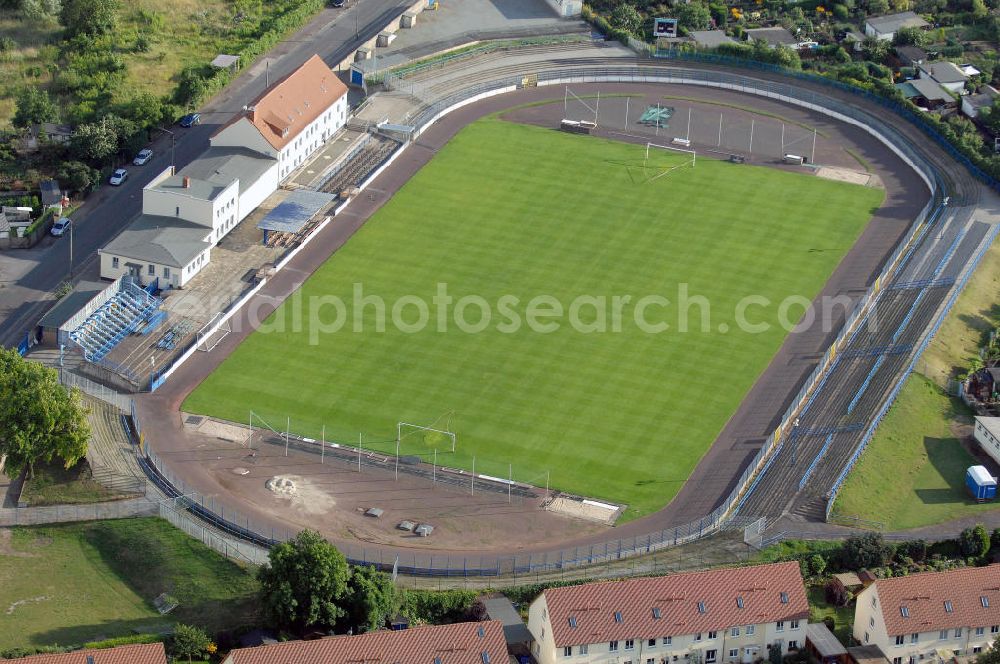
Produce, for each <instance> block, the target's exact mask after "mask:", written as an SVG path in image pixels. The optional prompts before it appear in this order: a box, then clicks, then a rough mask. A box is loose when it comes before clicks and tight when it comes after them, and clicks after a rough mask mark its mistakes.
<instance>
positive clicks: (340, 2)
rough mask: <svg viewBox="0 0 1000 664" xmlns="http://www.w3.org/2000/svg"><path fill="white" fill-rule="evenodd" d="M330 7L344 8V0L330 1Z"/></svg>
mask: <svg viewBox="0 0 1000 664" xmlns="http://www.w3.org/2000/svg"><path fill="white" fill-rule="evenodd" d="M330 6H331V7H343V6H344V0H330Z"/></svg>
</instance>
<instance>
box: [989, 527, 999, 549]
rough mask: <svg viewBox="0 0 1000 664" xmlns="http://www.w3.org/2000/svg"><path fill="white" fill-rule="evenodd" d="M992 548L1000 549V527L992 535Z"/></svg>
mask: <svg viewBox="0 0 1000 664" xmlns="http://www.w3.org/2000/svg"><path fill="white" fill-rule="evenodd" d="M990 548H991V549H994V550H997V551H1000V528H997V529H995V530H994V531H993V534H992V535H990Z"/></svg>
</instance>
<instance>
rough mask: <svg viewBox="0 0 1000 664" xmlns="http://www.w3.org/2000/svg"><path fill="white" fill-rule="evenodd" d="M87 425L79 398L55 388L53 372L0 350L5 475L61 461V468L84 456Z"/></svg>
mask: <svg viewBox="0 0 1000 664" xmlns="http://www.w3.org/2000/svg"><path fill="white" fill-rule="evenodd" d="M89 440H90V425H89V424H88V423H87V411H86V409H85V408H84V407H83V405H82V404H81V403H80V393H79V392H78V391H76V390H73V391H71V392H70V391H67V390H66V388H65V387H63V386H62V385H60V384H59V379H58V374H57V373H56V371H55V370H54V369H50V368H49V367H46V366H43V365H41V364H38V363H37V362H28V361H26V360H25V359H24V358H23V357H21V355H20V354H19V353H18V352H17V351H16V350H13V349H0V454H5V455H6V456H7V472H8V474H10V473H18V472H20V471H22V470H24V469H25V468H27V469H28V471H29V473H31V474H32V475H33V474H34V468H35V464H36V463H39V462H44V463H50V462H52V461H53V460H55V459H61V460H62V461H63V463H64V464H65V466H66V467H67V468H69V467H71V466H73V465H74V464H76V462H77V461H79V460H80V459H81V458H83V456H84V455H85V454H86V453H87V442H88V441H89Z"/></svg>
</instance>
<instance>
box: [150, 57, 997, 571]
mask: <svg viewBox="0 0 1000 664" xmlns="http://www.w3.org/2000/svg"><path fill="white" fill-rule="evenodd" d="M689 59H692V60H696V61H698V62H710V63H713V64H714V63H719V62H721V61H722V60H723V58H706V57H704V56H701V57H698V58H689ZM738 64H739V65H741V66H750V67H751V68H755V69H760V70H762V71H771V72H775V73H780V74H782V75H789V72H787V71H785V70H783V69H781V68H779V67H774V66H771V65H763V64H761V63H749V64H748V63H746V62H745V61H738ZM758 64H759V65H760V66H756V65H758ZM802 78H808V79H809V81H810V82H813V83H822V84H824V85H829V86H830V87H836V88H838V89H841V90H845V91H847V92H850V93H851V94H856V95H860V96H863V97H865V98H867V99H869V100H870V101H872V102H875V103H877V104H879V105H880V106H883V107H887V108H890V109H891V110H893V111H895V112H897V113H898V114H900V115H903V116H904V117H906V118H907V119H911V120H913V121H914V123H915V124H917V125H918V126H919V127H920V128H921V129H922V130H923V131H925V132H926V133H929V134H931V133H932V132H933V128H932V127H929V126H928V125H927V124H926V121H924V122H921V121H920V120H919V118H917V119H915V120H914V119H913V117H912V116H913V114H912V112H910V111H909V109H906V108H905V107H902V106H901V105H900V104H898V103H895V102H891V100H887V99H884V98H881V97H878V96H877V95H872V94H871V93H866V92H864V91H862V90H858V89H854V88H851V87H850V86H846V85H844V84H841V83H839V82H835V81H830V80H826V79H819V77H813V76H805V75H803V76H802ZM521 80H522V77H520V76H515V77H508V78H503V79H496V80H492V81H487V82H482V83H479V84H476V85H471V86H469V87H467V88H465V89H464V90H462V91H460V92H457V93H455V94H452V95H450V96H448V97H446V98H444V99H441V100H438V101H437V102H435V103H433V104H429V105H427V106H426V107H425V108H424V109H423V110H421V111H420V112H419V113H418V114H417V115H416V116H415V117H414V120H413V124H414V126H415V127H416V132H415V135H419V134H420V133H421V132H422V131H423V130H424V129H426V128H427V127H429V126H430V125H431V124H433V123H434V122H435V121H436V120H437V119H439V118H440V117H442V116H444V115H445V114H447V113H448V112H450V111H451V110H454V109H455V108H458V107H461V106H464V105H467V104H471V103H474V102H475V101H478V100H480V99H484V98H486V97H490V96H493V95H496V94H502V93H504V92H509V91H513V90H516V89H518V87H520V83H521ZM537 80H538V84H539V85H556V84H560V83H600V82H636V83H675V84H677V83H680V84H684V83H686V84H694V85H702V86H714V87H722V88H729V89H734V90H738V91H742V92H745V93H750V94H757V95H761V96H765V97H770V98H775V99H779V100H783V101H786V102H790V103H793V104H797V105H802V106H806V107H809V108H813V109H815V110H818V111H820V112H824V113H827V114H830V115H833V116H835V117H838V118H840V119H843V120H846V121H848V122H850V123H851V124H854V125H856V126H861V127H862V128H865V129H866V130H867V131H869V133H871V134H872V135H873V136H875V137H876V138H879V139H880V140H882V141H883V142H884V143H886V144H887V145H888V146H889V147H890V148H892V149H893V150H894V151H895V152H896V153H897V154H898V155H899V156H900V157H901V158H903V159H904V161H906V162H908V163H909V164H910V166H912V167H913V168H914V169H915V170H916V171H917V172H918V173H919V174H920V175H921V177H922V178H923V179H924V180H925V182H926V183H927V185H928V187H929V188H930V190H931V192H932V200H931V201H930V202H929V203H928V205H927V206H925V208H924V209H923V211H922V212H921V214H920V215H919V216H918V217H917V219H916V220H915V221H914V223H913V224H912V226H911V229H910V232H909V234H908V235H907V237H906V239H905V240H904V241H903V242H901V243H900V244H899V245H898V246H897V249H896V250H895V252H894V253H893V255H892V256H890V258H889V259H888V260H887V261H886V263H885V266H884V269H883V271H882V272H881V273H880V275H879V276H878V277H877V278H876V280H875V282H874V285H873V287H872V288H871V289H870V291H869V292H868V293H867V294H866V295H865V296H864V297H862V298H861V299H860V300H859V301H858V303H857V305H856V307H855V308H854V310H853V311H852V312H851V314H849V315H848V317H847V319H846V320H845V324H844V326H843V328H842V330H841V333H840V335H839V336H838V337H837V339H836V341H835V342H834V343H833V344H832V345H831V347H830V349H829V351H828V352H827V354H826V356H825V357H824V359H823V360H821V361H820V363H819V364H818V365H817V367H816V370H815V371H814V372H813V374H812V375H811V376H810V377H809V378H808V379H807V380H806V382H805V383H804V385H803V387H802V389H801V390H800V392H799V394H798V395H796V397H795V398H793V399H792V401H791V403H790V406H789V407H788V409H787V411H786V412H785V414H784V416H783V418H782V420H781V424H780V425H779V427H777V428H776V430H775V431H774V432H773V433H772V435H771V436H770V437H769V438H768V439H767V441H766V443H765V444H764V445H763V446H762V447H761V449H760V451H759V452H758V454H757V455H756V456H755V458H754V459H753V461H752V462H751V463H750V464H749V465H748V467H747V468H746V470H745V471H744V472H743V474H742V476H741V477H740V479H739V480H738V481H737V483H736V485H735V488H734V489H733V491H732V492H731V493H730V494H729V495H728V496H727V497H726V498H725V499H724V500H723V501H722V502H721V504H720V505H719V506H718V507H716V509H714V510H713V511H712V512H711V513H709V514H707V515H705V516H704V517H702V518H700V519H698V520H696V521H693V522H691V523H688V524H684V525H680V526H677V527H674V528H667V529H662V530H660V531H657V532H652V533H648V534H645V535H639V536H635V537H631V538H624V539H615V540H608V541H606V542H604V543H602V544H594V545H587V546H581V547H573V548H567V549H563V550H559V551H553V552H548V553H527V554H518V555H514V556H499V557H498V556H495V555H492V554H486V555H483V556H473V557H469V556H446V555H445V556H440V555H439V556H433V555H429V554H425V553H416V552H413V553H411V552H407V553H404V554H401V555H397V554H396V553H394V552H391V551H386V550H385V549H384V548H382V547H379V546H364V545H362V544H348V545H346V546H344V553H345V555H346V556H347V557H348V559H349V560H350V561H351V562H352V563H355V564H366V565H371V564H374V565H377V566H379V567H381V568H383V569H391V568H393V567H395V568H396V569H398V571H399V572H400V573H402V574H409V575H415V576H458V577H462V576H464V577H472V576H475V577H493V576H495V577H501V576H510V575H518V574H520V575H526V576H527V575H530V574H532V573H536V574H537V573H546V572H551V571H554V570H567V569H574V568H583V567H590V566H598V565H602V564H609V563H610V562H612V561H620V560H626V559H629V558H636V557H641V556H646V555H648V554H651V553H654V552H656V551H660V550H662V549H664V548H669V547H675V546H678V545H681V544H685V543H688V542H692V541H695V540H698V539H701V538H704V537H706V536H708V535H712V534H715V533H718V532H720V531H722V530H724V529H726V528H733V527H739V526H740V523H742V521H743V520H752V517H747V518H746V519H738V518H736V517H734V514H735V513H736V512H738V510H739V507H740V506H741V505H742V501H743V500H744V499H745V497H746V496H747V495H748V494H749V493H750V492H752V490H753V488H754V487H755V485H756V482H757V481H759V479H760V477H761V476H762V475H763V474H764V472H766V470H767V468H768V466H769V464H770V462H771V461H772V460H773V459H774V457H775V455H776V453H777V452H778V451H779V450H780V449H781V445H782V443H783V439H784V434H785V432H786V431H787V429H788V428H789V427H790V426H791V422H792V419H793V417H794V415H795V413H797V412H798V410H799V409H800V408H801V407H802V406H803V405H804V404H805V403H807V402H808V399H810V398H811V397H812V396H813V395H814V394H815V392H816V388H817V387H818V386H819V385H821V384H822V378H823V375H824V374H825V373H826V371H827V370H828V369H829V367H830V365H831V363H832V362H833V360H834V358H835V356H836V355H837V353H838V351H839V348H840V346H841V345H842V343H843V341H844V340H845V338H846V337H847V335H848V334H849V333H850V332H851V331H852V330H853V329H854V328H855V327H856V325H857V324H858V323H859V322H860V321H861V320H862V319H863V318H864V316H866V315H867V314H868V312H869V311H870V308H871V306H872V304H873V303H874V302H875V301H876V299H877V298H878V297H879V295H880V293H881V289H882V286H883V285H884V284H885V283H886V282H887V281H888V277H889V276H890V275H891V273H892V272H893V270H894V269H895V267H896V266H897V265H898V264H899V262H900V260H901V259H903V258H904V257H906V256H908V255H909V253H910V252H912V251H913V250H914V248H915V247H916V245H917V243H918V242H919V240H920V238H921V237H922V236H923V234H924V233H925V232H926V231H927V228H928V227H929V226H930V225H931V224H933V223H934V221H935V220H936V219H937V217H938V216H939V215H940V213H941V211H942V206H941V199H942V196H943V194H944V191H945V185H944V181H943V178H942V177H941V175H940V173H939V172H938V171H937V169H936V168H934V167H933V166H932V165H931V164H930V163H929V162H927V161H926V160H925V159H924V158H923V156H922V155H921V154H920V153H919V152H917V151H916V150H914V149H913V147H912V146H911V145H910V143H909V141H908V140H907V139H906V138H905V137H904V136H903V135H902V134H901V133H900V132H899V131H898V130H897V129H896V128H894V127H893V126H892V125H890V124H887V123H885V122H883V121H882V120H880V119H878V118H876V117H875V116H873V115H871V114H869V113H867V112H865V111H863V110H861V109H859V108H856V107H853V106H850V105H848V104H844V103H841V102H839V101H837V100H835V99H833V98H830V97H827V96H825V95H821V94H818V93H816V92H813V91H811V90H807V89H803V88H800V87H796V86H794V85H793V84H789V83H783V82H774V81H766V80H758V79H752V78H748V77H746V76H742V75H739V74H733V73H730V72H721V71H704V70H684V69H679V68H670V69H667V68H657V67H634V66H632V67H593V68H579V69H573V70H572V71H567V70H558V69H557V70H552V71H540V72H537ZM933 133H934V134H936V132H933ZM932 137H933V135H932ZM937 138H938V140H937V142H939V143H941V145H942V147H944V148H945V150H946V151H947V152H948V153H949V154H950V155H951V156H952V157H954V158H955V159H956V160H957V161H959V162H961V163H962V164H963V165H965V166H966V167H967V168H968V169H969V171H970V172H972V173H973V175H975V176H976V177H977V178H979V179H980V180H983V181H984V182H986V183H987V184H988V185H989V186H991V187H993V188H994V189H1000V187H998V186H997V183H996V181H995V180H993V179H992V178H990V177H989V176H988V175H987V174H985V173H983V172H982V171H981V170H980V169H978V168H977V167H976V166H975V165H974V164H972V163H971V162H970V161H969V160H968V159H967V158H966V157H965V156H964V155H962V154H961V153H958V152H957V150H955V149H954V148H953V147H952V146H950V144H947V142H946V141H945V142H944V143H942V142H941V141H943V140H944V137H942V136H940V135H939V134H938V135H937ZM956 292H957V290H956ZM891 396H892V395H890V399H889V400H887V401H886V405H885V408H887V407H888V404H889V403H891ZM132 412H133V416H134V407H133V408H132ZM875 423H877V420H876V422H873V424H872V427H873V428H874V425H875ZM133 424H134V427H135V432H134V433H135V435H136V436H137V437H138V436H139V435H140V430H139V427H140V423H139V422H138V420H137V419H135V418H134V417H133ZM858 455H860V451H859V452H858ZM143 463H144V469H145V470H146V472H147V473H148V474H149V475H150V477H151V478H152V479H153V481H154V482H155V483H156V484H157V485H158V486H159V487H160V488H161V490H163V491H164V492H165V493H166V494H167V495H168V496H170V497H176V498H178V501H179V502H180V503H181V504H182V506H183V507H185V508H186V509H187V510H189V511H190V512H192V513H193V514H194V515H195V516H197V517H198V518H199V519H201V520H203V521H205V522H206V523H208V524H210V525H211V526H212V528H214V529H215V530H218V531H221V532H223V533H226V534H227V535H229V536H232V537H235V538H237V539H239V540H241V541H246V542H250V543H252V544H254V545H256V546H259V547H262V548H269V547H271V546H274V545H275V544H276V543H278V542H280V541H285V540H287V539H289V538H290V537H292V536H293V535H294V533H293V532H291V531H290V530H287V529H275V528H273V527H266V526H263V525H261V524H257V523H255V522H253V521H252V520H251V519H250V518H249V517H248V516H247V515H244V514H242V513H240V512H239V511H238V510H233V509H231V508H227V507H226V506H225V505H224V504H222V503H221V502H219V501H216V500H215V499H214V498H212V497H207V498H206V497H205V496H203V495H201V494H200V493H198V492H197V491H194V490H191V488H190V487H187V485H186V484H185V483H184V481H183V480H182V479H181V478H179V477H176V476H174V475H173V474H172V473H171V472H170V470H169V469H168V468H166V467H165V466H164V465H163V463H162V462H161V461H160V459H159V458H158V457H157V456H156V454H155V453H153V452H152V451H151V450H147V452H146V456H145V458H144V462H143ZM842 475H843V476H846V469H845V472H844V473H842ZM838 486H839V484H838ZM831 504H832V501H831Z"/></svg>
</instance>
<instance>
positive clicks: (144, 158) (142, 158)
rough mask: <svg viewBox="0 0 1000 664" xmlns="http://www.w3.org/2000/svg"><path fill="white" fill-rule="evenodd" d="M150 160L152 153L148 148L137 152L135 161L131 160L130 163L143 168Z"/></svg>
mask: <svg viewBox="0 0 1000 664" xmlns="http://www.w3.org/2000/svg"><path fill="white" fill-rule="evenodd" d="M152 158H153V151H152V150H150V149H149V148H145V149H143V150H139V154H137V155H136V156H135V159H133V160H132V163H133V164H134V165H136V166H143V165H144V164H146V163H147V162H148V161H149V160H150V159H152Z"/></svg>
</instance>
